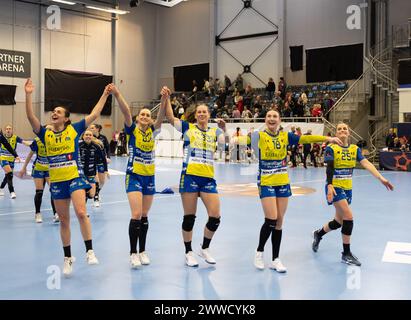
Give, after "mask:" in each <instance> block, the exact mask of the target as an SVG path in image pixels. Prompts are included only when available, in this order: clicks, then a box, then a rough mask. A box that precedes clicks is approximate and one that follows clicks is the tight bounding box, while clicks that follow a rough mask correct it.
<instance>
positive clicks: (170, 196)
mask: <svg viewBox="0 0 411 320" xmlns="http://www.w3.org/2000/svg"><path fill="white" fill-rule="evenodd" d="M177 196H179V195H177V194H173V195H169V196H162V197H156V198H155V199H164V198H174V197H177ZM125 202H128V200H121V201H111V202H101V204H104V205H108V204H116V203H125ZM70 208H71V209H72V208H73V206H70ZM51 210H52V209H51V208H48V209H42V211H51ZM22 213H33V210H28V211H18V212H10V213H0V217H2V216H12V215H14V214H22Z"/></svg>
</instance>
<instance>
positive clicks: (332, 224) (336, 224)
mask: <svg viewBox="0 0 411 320" xmlns="http://www.w3.org/2000/svg"><path fill="white" fill-rule="evenodd" d="M328 228H330V229H331V230H337V229H338V228H341V224H340V223H339V222H338V221H337V220H335V219H334V220H332V221H330V222H329V223H328Z"/></svg>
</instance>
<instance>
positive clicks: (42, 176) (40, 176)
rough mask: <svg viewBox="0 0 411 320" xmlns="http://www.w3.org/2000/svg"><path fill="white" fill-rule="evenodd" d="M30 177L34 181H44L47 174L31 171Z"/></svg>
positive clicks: (46, 172) (45, 172)
mask: <svg viewBox="0 0 411 320" xmlns="http://www.w3.org/2000/svg"><path fill="white" fill-rule="evenodd" d="M31 176H32V177H33V178H34V179H45V178H48V177H49V172H48V171H39V170H35V169H33V170H32V171H31Z"/></svg>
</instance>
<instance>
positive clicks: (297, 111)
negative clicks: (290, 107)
mask: <svg viewBox="0 0 411 320" xmlns="http://www.w3.org/2000/svg"><path fill="white" fill-rule="evenodd" d="M293 117H304V102H303V99H302V97H301V96H300V97H299V98H298V100H297V103H295V104H294V112H293Z"/></svg>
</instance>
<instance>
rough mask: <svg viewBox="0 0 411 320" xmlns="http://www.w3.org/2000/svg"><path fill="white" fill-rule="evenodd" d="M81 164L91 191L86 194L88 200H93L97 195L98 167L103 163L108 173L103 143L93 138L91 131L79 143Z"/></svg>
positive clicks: (86, 132) (85, 133)
mask: <svg viewBox="0 0 411 320" xmlns="http://www.w3.org/2000/svg"><path fill="white" fill-rule="evenodd" d="M79 154H80V164H81V167H82V169H83V172H84V176H85V178H86V179H87V181H88V183H90V185H91V189H90V190H89V191H88V192H87V193H86V202H87V199H93V198H94V195H95V193H96V180H95V178H96V174H97V167H98V165H99V164H100V163H102V165H103V168H104V170H105V172H107V161H106V157H105V154H104V151H103V148H102V145H101V142H100V141H99V140H98V139H96V138H95V137H94V136H93V132H92V131H91V130H86V131H85V132H84V134H83V140H81V141H80V142H79Z"/></svg>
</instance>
